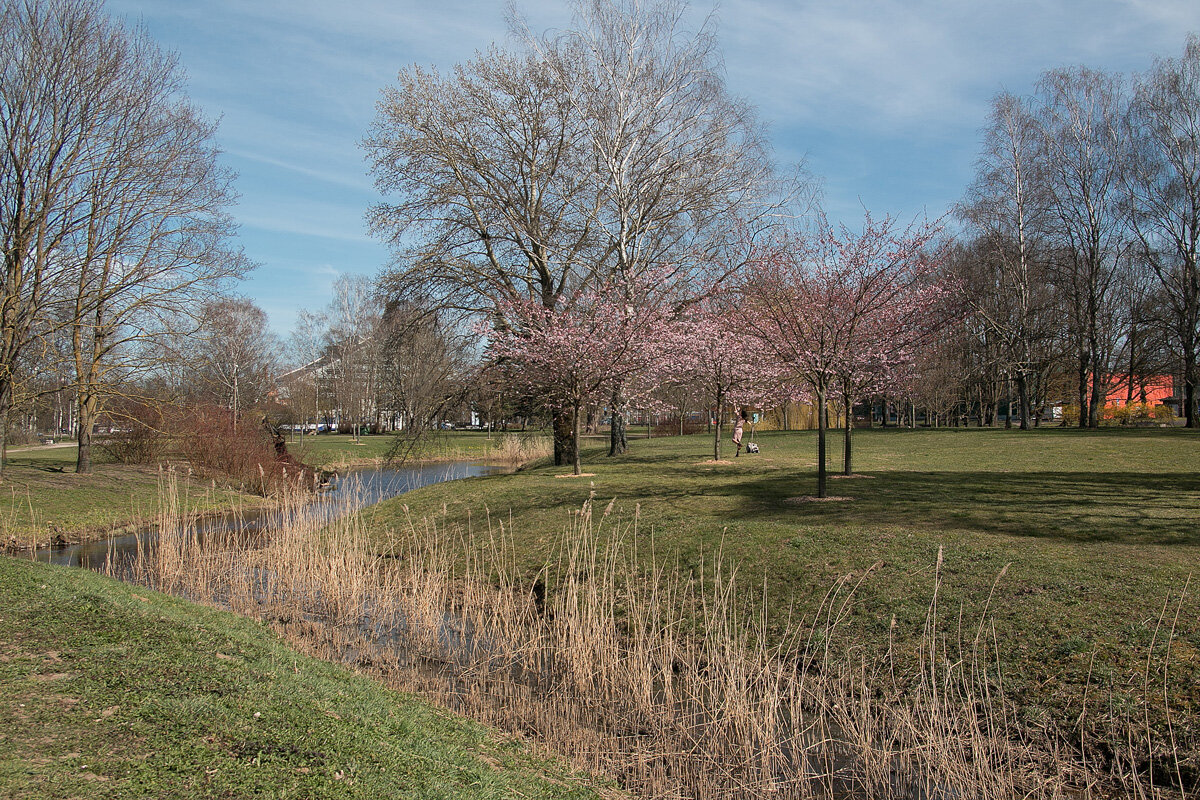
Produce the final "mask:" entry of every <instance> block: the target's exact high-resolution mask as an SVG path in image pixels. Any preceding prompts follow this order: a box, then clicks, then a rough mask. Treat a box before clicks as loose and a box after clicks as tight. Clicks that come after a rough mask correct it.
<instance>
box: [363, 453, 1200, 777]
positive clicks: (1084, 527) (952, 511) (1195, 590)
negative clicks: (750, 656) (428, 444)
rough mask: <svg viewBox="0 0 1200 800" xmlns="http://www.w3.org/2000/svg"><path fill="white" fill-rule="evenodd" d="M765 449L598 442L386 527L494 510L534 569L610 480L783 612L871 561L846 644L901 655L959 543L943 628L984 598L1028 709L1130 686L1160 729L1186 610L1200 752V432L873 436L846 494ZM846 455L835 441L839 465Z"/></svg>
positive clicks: (624, 503) (1045, 709) (1192, 740)
mask: <svg viewBox="0 0 1200 800" xmlns="http://www.w3.org/2000/svg"><path fill="white" fill-rule="evenodd" d="M758 441H759V442H760V444H761V445H762V451H763V452H762V455H759V456H748V455H745V454H743V455H742V456H741V457H740V458H738V459H736V460H733V459H731V463H728V464H719V463H718V464H714V463H711V462H709V461H708V459H710V458H711V440H710V439H709V438H707V437H703V436H693V437H683V438H664V439H654V440H648V441H647V440H634V441H633V442H631V448H630V452H629V453H628V454H627V455H625V456H623V457H620V458H615V459H609V458H606V457H605V456H604V455H603V451H601V450H599V449H596V450H589V451H587V452H586V453H585V454H584V459H583V460H584V471H585V472H594V473H595V475H594V476H593V477H585V478H563V477H557V476H558V475H561V474H564V473H566V472H569V470H568V469H564V468H554V467H552V466H548V465H543V466H539V467H536V468H533V469H527V470H524V471H522V472H519V473H517V474H514V475H498V476H492V477H487V478H482V479H476V480H473V481H471V482H470V483H468V484H460V485H457V486H451V485H442V486H432V487H427V488H425V489H422V490H419V491H418V492H414V493H411V494H409V495H407V496H406V497H405V498H403V500H402V501H401V500H396V501H391V502H389V503H385V504H382V505H381V506H379V507H378V508H377V509H375V510H374V511H373V512H371V513H372V515H373V516H372V519H373V524H374V526H375V527H376V529H378V530H383V529H385V528H386V527H387V526H398V525H402V524H404V521H405V518H406V513H407V514H411V515H412V516H415V517H417V518H420V517H422V516H427V515H432V516H438V517H442V518H444V519H445V520H446V521H447V522H449V523H451V524H455V525H461V526H463V527H467V526H468V525H469V526H470V527H471V528H473V529H474V530H480V529H481V528H483V527H484V526H486V524H487V521H486V517H488V516H490V518H491V519H492V520H493V521H498V520H502V521H504V523H505V525H506V527H507V526H509V525H510V523H511V530H512V531H513V533H514V538H515V542H516V544H517V547H518V549H519V552H520V556H521V559H522V563H523V564H524V566H525V567H526V569H528V570H529V572H530V573H531V574H532V572H533V571H534V570H536V569H537V567H538V566H539V565H540V564H541V563H542V562H543V561H544V559H545V558H546V557H547V554H548V553H549V552H550V549H551V547H552V545H553V543H554V542H555V541H556V540H557V538H558V536H559V534H560V532H561V531H562V530H563V529H564V527H565V525H566V522H567V520H568V518H569V515H570V514H571V513H572V512H573V511H575V510H577V509H579V508H580V506H581V505H582V504H583V503H584V502H585V501H586V500H587V499H588V497H589V496H590V495H592V494H593V493H594V495H595V498H596V501H597V503H598V504H607V503H608V501H610V500H615V506H614V508H615V513H616V514H617V515H618V516H620V517H621V518H623V519H624V520H626V521H627V522H628V521H630V520H632V519H633V518H634V517H635V515H636V517H637V532H636V536H637V537H638V538H639V539H640V540H642V541H643V542H644V543H645V544H649V543H650V542H651V541H652V542H653V550H654V551H655V553H656V554H657V555H658V557H659V558H660V559H661V558H663V557H667V558H675V559H677V563H678V568H679V569H681V570H684V571H685V572H695V573H698V572H699V571H700V569H701V565H702V564H703V563H705V562H706V561H711V560H712V558H713V557H714V555H715V554H716V553H717V552H718V551H721V552H723V554H724V559H725V561H726V563H727V564H736V565H737V567H738V572H739V577H740V579H741V581H742V584H743V586H749V587H752V592H754V593H757V594H758V595H759V596H761V594H762V592H763V586H764V585H765V587H766V590H765V591H766V598H767V603H768V604H769V605H770V606H771V607H772V610H773V611H774V612H775V613H776V614H778V615H780V616H782V615H783V614H785V613H787V612H788V611H789V610H790V611H791V613H793V614H799V615H801V616H804V617H805V618H806V619H812V617H813V615H814V614H815V613H816V610H817V608H818V606H819V604H820V601H821V599H822V598H823V597H824V596H825V594H826V592H827V591H828V590H829V588H830V587H831V586H833V585H834V583H835V582H836V581H837V580H838V579H839V578H842V577H844V576H846V575H851V574H852V575H854V576H855V577H856V578H858V577H861V576H864V575H868V573H869V576H868V577H867V579H866V580H865V581H864V583H863V584H862V586H861V587H860V588H859V589H858V592H857V597H856V601H855V603H854V604H853V606H852V607H853V615H852V618H851V620H850V623H849V625H848V627H847V629H846V630H847V635H848V636H850V637H851V639H852V641H851V642H849V644H851V645H853V644H855V641H854V640H857V643H858V644H859V645H861V646H864V647H875V646H876V645H877V644H879V643H880V642H881V641H882V640H883V639H884V637H885V636H886V634H887V632H888V631H890V630H894V631H895V635H896V636H897V637H898V641H899V642H900V646H901V648H902V649H903V648H904V647H906V646H911V645H910V644H909V643H912V642H915V641H917V640H919V638H920V634H921V631H922V630H923V626H924V624H925V620H926V616H927V612H928V608H929V603H930V599H931V597H932V594H933V587H934V570H935V564H936V561H937V557H938V551H939V548H942V549H943V553H944V558H945V566H944V571H943V585H942V588H941V594H940V596H939V607H940V609H941V612H942V619H941V620H940V624H941V626H942V629H943V630H947V631H949V632H951V634H952V638H954V635H956V631H957V629H958V628H959V626H960V625H961V627H962V630H963V635H964V636H967V637H971V636H974V635H975V632H976V630H977V627H976V626H977V625H978V623H979V621H980V620H981V619H982V617H983V612H984V608H985V606H987V607H988V610H989V614H990V615H991V616H992V617H993V618H994V625H995V636H996V637H997V639H998V640H999V644H1000V649H1001V653H1002V659H1003V662H1002V664H1001V667H1002V668H1003V670H1004V673H1005V675H1006V680H1007V688H1008V690H1009V692H1010V694H1011V695H1012V696H1013V697H1014V698H1015V699H1016V700H1017V701H1018V702H1019V703H1020V704H1021V707H1022V709H1023V710H1024V713H1026V714H1029V715H1031V718H1040V717H1042V716H1044V715H1046V714H1049V715H1052V716H1053V717H1055V718H1057V719H1058V720H1059V721H1060V722H1062V723H1063V724H1064V725H1066V726H1067V727H1068V728H1069V727H1070V725H1071V724H1073V722H1072V720H1073V719H1074V717H1075V716H1077V715H1078V714H1079V713H1080V712H1081V711H1082V710H1083V708H1084V706H1083V698H1084V696H1085V693H1086V694H1087V696H1088V698H1089V703H1090V704H1091V708H1092V709H1093V710H1094V709H1096V708H1097V704H1103V703H1110V704H1114V703H1116V704H1119V703H1123V702H1126V701H1127V700H1128V698H1130V697H1132V698H1133V699H1132V700H1128V702H1130V703H1131V706H1130V707H1131V708H1132V709H1136V710H1135V712H1134V713H1137V714H1140V713H1141V712H1142V710H1144V709H1145V708H1149V711H1150V714H1151V716H1152V717H1154V719H1155V724H1156V725H1161V724H1162V723H1163V722H1164V721H1165V719H1166V716H1165V712H1164V710H1163V703H1162V698H1163V696H1164V691H1163V688H1162V685H1161V684H1162V679H1163V675H1162V674H1159V673H1157V672H1155V673H1154V674H1151V675H1150V676H1149V680H1150V682H1151V690H1150V692H1149V693H1148V694H1147V693H1146V692H1145V691H1143V689H1144V686H1143V684H1144V681H1145V678H1146V675H1145V668H1146V664H1147V653H1146V651H1147V648H1148V647H1149V646H1150V644H1151V642H1153V643H1154V646H1155V648H1156V653H1157V654H1158V655H1162V654H1164V653H1165V647H1164V642H1165V635H1166V633H1167V630H1168V629H1169V628H1170V626H1171V623H1172V619H1173V618H1174V616H1175V613H1176V611H1177V610H1178V611H1179V625H1178V629H1177V630H1176V632H1175V638H1174V641H1173V642H1172V646H1171V658H1172V661H1171V665H1170V670H1169V672H1168V673H1167V691H1166V692H1165V696H1166V697H1167V698H1168V699H1169V700H1170V703H1171V713H1172V715H1173V722H1174V724H1175V735H1176V736H1177V738H1178V739H1179V741H1180V742H1183V743H1185V744H1184V745H1181V747H1185V748H1190V750H1188V752H1191V753H1193V754H1194V753H1198V752H1200V693H1197V692H1196V691H1195V687H1196V686H1198V685H1200V436H1197V435H1196V433H1195V432H1192V431H1185V430H1179V429H1171V430H1158V429H1138V430H1102V431H1099V432H1080V431H1075V430H1058V429H1042V430H1036V431H1031V432H1028V433H1022V432H1020V431H1005V430H975V429H971V430H939V431H928V430H917V431H908V430H895V429H892V430H870V431H859V432H856V437H855V442H856V461H855V463H856V472H857V473H858V474H860V475H864V476H867V477H861V478H850V479H834V480H831V481H830V483H829V486H830V494H832V495H837V496H843V497H848V498H852V499H849V500H843V501H833V502H806V501H803V500H797V499H796V498H801V497H804V496H806V495H812V494H814V493H815V489H816V479H815V461H816V459H815V455H816V442H815V435H814V434H812V433H807V432H805V433H770V434H760V435H759V436H758ZM840 446H841V439H840V436H837V435H835V436H831V441H830V454H831V458H830V463H831V464H833V465H836V464H840V452H841V451H840ZM405 506H406V507H407V509H408V511H407V512H405V510H404V507H405ZM641 549H642V552H643V553H644V554H648V553H649V551H650V549H651V548H650V547H648V546H642V548H641ZM1002 571H1004V575H1003V577H1002V578H999V581H998V582H997V578H998V577H999V576H1000V575H1001V572H1002ZM1189 579H1190V580H1191V585H1190V588H1189V589H1188V592H1187V595H1186V597H1185V598H1184V599H1183V602H1182V605H1179V601H1180V596H1181V593H1182V592H1183V590H1184V588H1185V586H1186V585H1187V584H1188V581H1189ZM993 585H995V594H994V597H992V599H991V601H990V605H988V597H989V594H990V593H991V592H992V588H993ZM753 587H757V588H753ZM1164 608H1165V609H1166V612H1165V614H1164ZM893 619H894V620H895V622H894V623H893ZM1160 619H1162V620H1163V628H1162V629H1159V628H1158V626H1159V622H1160ZM893 625H895V628H893ZM910 655H911V653H910ZM1155 681H1157V682H1158V689H1157V690H1155V689H1154V682H1155Z"/></svg>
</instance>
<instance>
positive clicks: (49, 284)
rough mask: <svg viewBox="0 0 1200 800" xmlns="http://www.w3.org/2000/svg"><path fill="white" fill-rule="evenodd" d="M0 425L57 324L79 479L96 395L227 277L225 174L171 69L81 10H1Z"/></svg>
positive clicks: (235, 266) (234, 271) (140, 38)
mask: <svg viewBox="0 0 1200 800" xmlns="http://www.w3.org/2000/svg"><path fill="white" fill-rule="evenodd" d="M0 9H2V10H0V14H2V16H0V28H2V29H0V64H2V65H3V70H4V73H3V75H4V77H3V88H2V89H0V92H2V94H3V97H2V98H0V136H2V137H3V140H4V147H3V148H0V151H2V153H3V154H2V155H0V165H2V166H0V169H2V171H3V180H0V185H2V187H3V188H2V189H0V194H2V200H0V206H2V210H0V230H2V231H3V239H4V259H5V280H4V289H3V302H2V306H0V307H2V311H0V316H2V317H3V319H2V321H0V415H3V414H4V411H5V409H6V408H7V407H8V405H9V404H11V402H12V399H13V377H14V369H13V368H14V365H15V364H16V363H18V361H19V360H20V358H21V354H22V352H23V351H24V350H25V349H26V348H27V347H28V346H29V345H30V343H31V341H32V340H33V338H34V336H35V335H40V336H47V335H50V334H52V333H53V331H54V330H55V328H56V327H61V326H66V327H67V328H68V329H69V330H70V342H71V352H70V359H69V361H70V370H71V371H72V372H73V373H74V378H73V380H74V383H75V395H76V397H77V400H78V403H79V419H78V432H79V444H80V448H79V460H78V464H77V467H78V470H79V471H80V472H87V471H89V470H90V464H91V447H90V444H91V439H90V436H91V428H92V423H93V421H94V420H95V418H96V415H97V413H98V410H99V409H100V404H101V402H102V399H103V397H104V396H105V395H106V394H109V393H111V392H112V391H114V390H115V387H116V386H117V385H119V384H121V383H123V382H126V381H127V380H128V378H129V377H130V375H131V374H132V373H133V372H134V371H135V370H136V368H137V364H138V361H139V359H140V358H141V357H142V356H143V355H144V354H145V353H146V352H147V350H146V349H145V348H144V347H143V346H142V345H143V344H144V343H145V342H146V340H147V338H148V337H150V336H152V335H154V334H155V333H158V332H161V331H162V330H164V329H165V328H166V327H169V326H171V325H173V324H174V322H175V321H176V320H178V319H179V318H180V317H181V312H183V311H184V309H186V308H187V307H189V302H190V303H192V304H194V302H195V300H196V295H197V294H198V293H200V290H201V288H204V289H206V290H207V289H211V288H213V287H214V286H215V285H216V284H217V283H219V282H220V281H221V280H222V279H224V278H226V277H233V276H235V275H238V274H240V273H241V272H242V271H244V269H245V268H246V263H245V261H244V260H243V259H242V258H241V257H240V255H239V254H237V253H235V252H230V251H228V250H227V249H226V248H225V246H224V243H225V241H226V239H227V237H228V236H229V234H231V233H232V230H233V226H232V223H231V220H230V218H229V217H228V215H227V214H226V213H225V211H224V209H225V207H226V206H227V205H228V204H229V203H230V202H231V200H232V196H231V194H230V191H229V185H230V181H231V176H230V175H229V174H228V173H227V172H225V171H224V170H222V169H220V168H219V167H218V166H217V163H216V151H215V149H214V147H213V145H212V141H211V140H212V136H213V132H214V128H213V126H212V125H211V124H209V123H207V122H204V121H203V120H202V119H201V118H200V116H199V114H198V113H197V111H196V110H195V109H194V108H193V107H191V106H190V105H188V104H187V103H186V102H185V101H182V100H180V97H181V96H182V73H181V71H180V70H179V68H178V66H177V64H176V62H175V59H174V57H173V56H171V55H169V54H165V53H163V52H162V51H160V50H159V49H158V48H157V47H156V46H155V45H154V44H153V43H152V42H151V41H150V40H149V39H148V38H147V37H146V36H145V34H144V33H142V32H140V31H130V30H128V29H126V28H125V27H124V26H122V25H121V24H119V23H117V22H114V21H112V20H110V19H108V18H107V17H106V16H105V15H104V13H103V10H102V7H101V4H100V3H99V2H96V1H95V0H6V1H5V2H4V3H3V5H2V6H0Z"/></svg>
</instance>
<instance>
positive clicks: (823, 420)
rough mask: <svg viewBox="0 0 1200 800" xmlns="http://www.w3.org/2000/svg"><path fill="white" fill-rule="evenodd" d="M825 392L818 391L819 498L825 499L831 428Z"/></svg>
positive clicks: (822, 390)
mask: <svg viewBox="0 0 1200 800" xmlns="http://www.w3.org/2000/svg"><path fill="white" fill-rule="evenodd" d="M827 411H828V408H827V406H826V404H825V390H824V389H817V497H825V496H826V491H825V430H826V428H828V426H829V420H828V419H827V417H826V413H827Z"/></svg>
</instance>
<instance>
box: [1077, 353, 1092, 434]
mask: <svg viewBox="0 0 1200 800" xmlns="http://www.w3.org/2000/svg"><path fill="white" fill-rule="evenodd" d="M1076 378H1077V379H1078V384H1079V385H1078V386H1077V387H1076V392H1077V394H1078V401H1079V427H1080V428H1086V427H1087V426H1088V419H1089V417H1090V416H1091V413H1090V412H1089V411H1088V383H1087V379H1088V359H1087V355H1086V354H1084V353H1082V352H1081V353H1080V354H1079V367H1078V375H1076Z"/></svg>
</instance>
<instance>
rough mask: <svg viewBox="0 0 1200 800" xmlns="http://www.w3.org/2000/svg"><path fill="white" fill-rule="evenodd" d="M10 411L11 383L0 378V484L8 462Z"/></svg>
mask: <svg viewBox="0 0 1200 800" xmlns="http://www.w3.org/2000/svg"><path fill="white" fill-rule="evenodd" d="M11 410H12V383H11V382H9V381H7V380H4V379H3V378H0V483H3V482H4V473H5V463H6V462H7V461H8V412H9V411H11Z"/></svg>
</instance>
